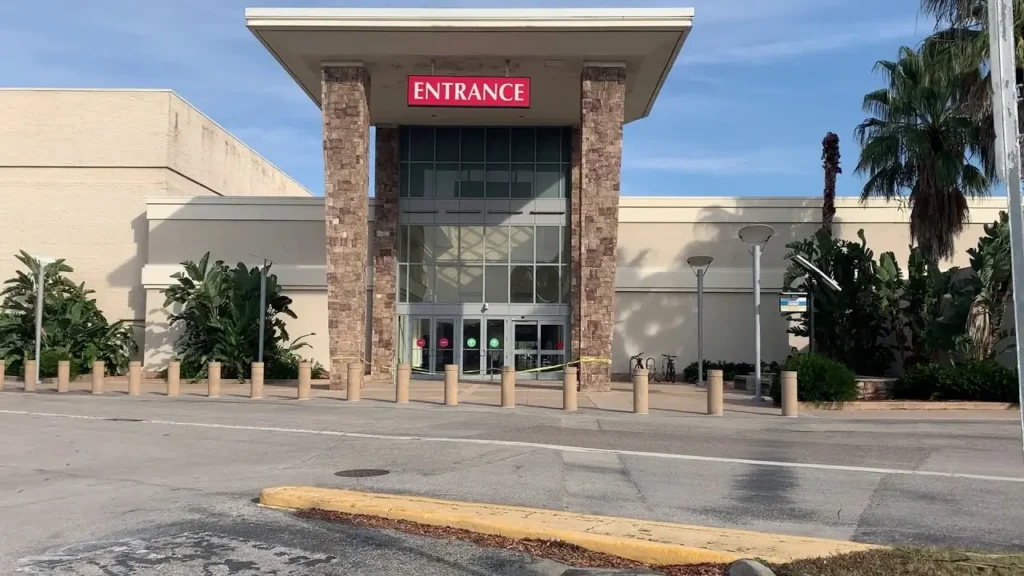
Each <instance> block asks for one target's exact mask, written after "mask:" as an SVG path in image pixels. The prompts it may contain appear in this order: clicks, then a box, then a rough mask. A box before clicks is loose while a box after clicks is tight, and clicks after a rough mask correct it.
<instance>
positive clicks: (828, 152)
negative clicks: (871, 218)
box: [821, 132, 843, 234]
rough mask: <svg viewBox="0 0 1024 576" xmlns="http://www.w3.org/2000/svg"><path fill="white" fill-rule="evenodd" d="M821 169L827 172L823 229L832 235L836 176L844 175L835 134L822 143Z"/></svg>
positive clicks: (822, 206) (823, 205) (837, 137)
mask: <svg viewBox="0 0 1024 576" xmlns="http://www.w3.org/2000/svg"><path fill="white" fill-rule="evenodd" d="M821 167H822V169H824V170H825V190H824V192H823V198H822V204H821V227H822V228H824V229H825V230H826V231H828V233H829V234H831V233H832V220H833V218H835V215H836V175H838V174H842V173H843V169H842V168H841V167H840V166H839V136H837V135H836V134H834V133H833V132H829V133H828V134H826V135H825V138H824V139H823V140H822V141H821Z"/></svg>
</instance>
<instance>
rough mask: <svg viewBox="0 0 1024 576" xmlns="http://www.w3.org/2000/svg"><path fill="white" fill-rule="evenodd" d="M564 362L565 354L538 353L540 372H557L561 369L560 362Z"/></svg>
mask: <svg viewBox="0 0 1024 576" xmlns="http://www.w3.org/2000/svg"><path fill="white" fill-rule="evenodd" d="M564 363H565V354H564V353H562V354H541V355H540V368H543V370H540V372H559V371H561V370H562V364H564Z"/></svg>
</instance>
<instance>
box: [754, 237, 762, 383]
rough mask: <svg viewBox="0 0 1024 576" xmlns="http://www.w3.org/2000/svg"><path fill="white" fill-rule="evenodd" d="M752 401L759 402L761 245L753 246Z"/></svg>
mask: <svg viewBox="0 0 1024 576" xmlns="http://www.w3.org/2000/svg"><path fill="white" fill-rule="evenodd" d="M753 253H754V401H755V402H761V401H762V400H763V399H762V398H761V245H760V244H754V250H753Z"/></svg>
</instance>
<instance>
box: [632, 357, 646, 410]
mask: <svg viewBox="0 0 1024 576" xmlns="http://www.w3.org/2000/svg"><path fill="white" fill-rule="evenodd" d="M647 412H648V410H647V370H646V369H644V368H640V369H639V370H636V371H635V372H633V414H647Z"/></svg>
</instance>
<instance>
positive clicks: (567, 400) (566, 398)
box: [562, 366, 579, 412]
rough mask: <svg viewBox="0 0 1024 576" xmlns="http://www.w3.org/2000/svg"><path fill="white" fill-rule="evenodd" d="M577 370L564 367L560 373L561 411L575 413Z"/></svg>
mask: <svg viewBox="0 0 1024 576" xmlns="http://www.w3.org/2000/svg"><path fill="white" fill-rule="evenodd" d="M578 372H579V369H578V368H576V367H575V366H566V367H565V370H563V371H562V410H565V411H566V412H575V411H576V409H577V406H576V375H577V373H578Z"/></svg>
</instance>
